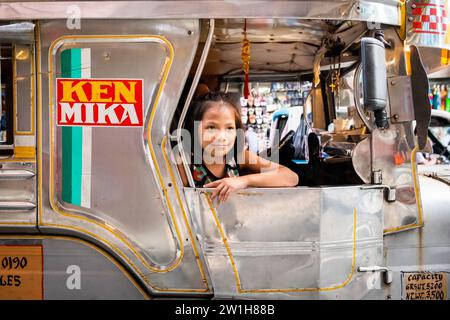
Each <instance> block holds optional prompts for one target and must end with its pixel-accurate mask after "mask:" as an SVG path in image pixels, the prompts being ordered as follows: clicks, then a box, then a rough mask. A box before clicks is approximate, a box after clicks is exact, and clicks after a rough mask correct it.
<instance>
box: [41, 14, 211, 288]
mask: <svg viewBox="0 0 450 320" xmlns="http://www.w3.org/2000/svg"><path fill="white" fill-rule="evenodd" d="M64 23H65V21H59V22H58V23H56V22H55V23H45V25H44V27H43V29H42V30H41V33H42V35H43V37H44V40H43V43H44V47H43V48H44V52H45V53H47V52H48V55H49V61H48V62H49V65H48V68H49V70H51V71H52V72H50V77H49V78H50V79H49V80H50V82H49V84H48V85H49V89H52V85H54V84H53V81H54V78H53V77H54V76H55V72H56V73H57V72H58V71H57V68H56V67H55V61H54V60H52V58H54V55H55V54H57V51H56V50H53V48H55V44H56V42H55V39H56V38H57V37H58V36H63V35H64V30H65V29H64ZM83 23H84V26H83V30H81V31H83V32H84V34H83V35H73V36H71V41H69V42H70V44H69V42H67V43H65V45H67V46H69V47H73V45H74V44H73V40H74V39H80V40H81V41H78V43H80V44H83V45H84V46H88V47H91V50H109V52H111V54H110V60H111V61H117V62H118V63H117V64H116V67H115V68H110V67H108V66H107V65H105V64H107V63H110V60H105V59H103V55H102V54H98V55H93V57H94V61H93V63H92V65H93V66H94V68H93V69H92V77H94V78H95V77H103V78H104V77H105V76H106V77H114V78H117V75H118V74H120V75H121V76H122V77H129V78H135V77H137V76H139V77H142V78H143V79H144V84H145V85H146V89H145V95H146V102H145V105H146V106H145V107H146V112H145V115H146V120H145V122H146V123H147V125H146V126H145V127H144V128H141V129H138V130H137V131H136V129H135V131H134V132H135V134H134V133H132V132H131V131H129V132H128V131H127V130H125V129H124V130H115V131H111V130H110V132H109V131H108V134H107V135H105V136H104V135H102V134H101V132H102V130H100V129H99V130H98V132H93V139H99V140H98V143H100V144H102V145H103V148H102V152H98V153H97V154H96V156H95V157H94V159H95V158H97V160H101V159H102V158H103V157H104V156H105V155H106V156H108V154H114V150H117V148H123V147H126V148H128V147H131V148H133V150H132V151H133V152H135V150H138V151H139V154H138V155H134V154H133V152H128V153H127V157H128V159H127V158H124V157H117V158H115V160H114V159H111V156H108V159H107V160H105V161H100V162H99V161H97V162H98V163H97V164H98V165H101V166H100V167H97V169H95V166H93V171H92V172H93V178H95V177H94V176H95V172H97V173H98V174H100V175H101V173H102V172H103V171H102V170H103V169H104V168H103V169H101V168H102V167H104V166H109V167H108V168H111V169H109V170H112V171H110V172H116V173H117V174H118V175H120V179H121V183H120V184H117V183H111V181H114V179H113V180H111V179H109V180H108V181H109V182H108V181H106V180H105V181H104V180H103V179H99V177H100V176H98V177H97V178H96V179H93V186H94V187H93V192H101V194H104V190H105V188H106V189H108V190H110V191H112V192H117V191H119V192H122V193H123V192H130V193H129V194H128V196H127V199H128V200H132V199H134V198H136V197H137V196H139V197H141V194H142V193H144V194H145V195H142V198H140V199H139V200H137V201H132V202H130V201H123V202H118V203H116V202H114V201H110V198H105V197H103V196H102V197H99V196H98V195H100V194H98V195H97V196H96V198H95V197H94V198H92V201H93V203H94V202H95V201H97V202H98V201H100V202H99V204H100V205H101V206H97V207H98V208H102V209H101V211H100V210H98V209H97V210H92V209H87V208H81V207H76V206H72V205H70V204H67V203H64V204H63V203H57V202H56V201H57V199H56V197H57V194H56V193H55V190H58V189H55V182H57V183H59V182H58V179H56V178H57V177H58V175H56V174H55V172H54V170H50V171H48V168H49V167H50V168H52V169H54V168H55V164H54V161H55V159H54V157H55V156H57V155H58V153H53V152H52V157H50V158H46V156H45V154H46V153H45V152H42V150H43V149H42V148H44V150H49V149H50V150H53V148H54V144H52V143H58V142H57V141H56V140H55V132H58V128H57V127H53V122H52V121H53V117H52V116H51V115H50V114H54V112H53V111H52V110H49V109H48V108H42V103H40V108H39V115H38V118H39V119H49V120H46V121H44V122H43V123H41V124H40V125H41V126H43V128H42V127H41V130H40V131H39V132H40V134H41V137H40V138H39V140H38V141H39V143H40V145H39V150H41V152H40V153H39V157H40V163H41V164H42V163H43V165H42V168H41V171H40V175H41V180H40V181H41V187H40V189H39V196H40V199H41V200H40V203H41V210H40V211H39V212H40V213H41V214H40V217H39V221H40V226H41V230H43V232H65V233H70V234H76V235H77V236H82V237H86V238H88V239H90V240H91V241H94V242H96V243H97V244H100V245H102V246H104V247H105V248H106V249H108V250H110V251H111V252H113V253H114V254H115V255H117V257H118V258H119V259H121V260H122V262H123V263H124V264H126V265H128V267H129V268H130V270H132V272H134V274H135V275H136V276H137V277H139V278H140V279H142V281H143V282H145V284H146V286H147V289H148V290H149V291H151V292H153V293H157V292H172V293H197V294H200V295H206V294H208V293H209V292H210V289H209V287H208V283H207V282H206V280H205V278H206V274H205V273H204V272H203V273H202V270H201V269H200V268H199V267H200V265H199V263H198V259H199V257H198V254H197V253H196V252H195V249H194V248H193V246H194V244H193V243H190V242H189V241H186V242H184V239H185V238H188V237H189V232H188V228H189V226H188V225H185V224H183V223H181V224H180V222H182V221H183V220H184V221H185V222H186V220H185V219H184V218H183V215H182V210H180V209H178V208H179V207H178V204H177V203H176V199H177V197H176V194H175V191H174V189H173V188H170V189H168V188H166V186H165V184H166V181H167V179H168V178H170V175H169V169H168V168H166V167H165V166H164V154H163V152H162V149H161V139H162V138H163V137H164V135H167V132H166V131H165V130H166V128H167V127H168V126H167V124H168V123H169V121H170V120H171V117H172V115H173V111H174V109H175V108H176V101H178V99H179V95H180V94H181V90H182V84H184V81H185V79H186V77H187V73H188V71H189V67H190V63H191V62H192V60H193V57H194V54H195V49H196V46H197V42H198V36H199V33H198V31H199V28H198V22H197V21H190V20H189V21H187V20H183V21H169V20H164V21H151V22H149V21H143V20H142V21H138V22H136V21H122V23H121V25H120V27H119V25H118V24H116V23H114V22H112V21H111V22H109V23H110V24H111V29H110V30H109V32H111V33H114V32H118V31H119V30H120V33H123V32H124V28H125V29H127V30H128V31H129V32H125V34H124V35H118V36H114V35H111V34H110V35H108V34H107V35H104V36H98V37H99V38H109V40H110V41H109V42H108V41H106V42H104V41H103V42H102V41H101V40H99V41H95V39H94V38H95V35H97V34H98V32H97V31H98V30H104V29H102V28H103V27H104V23H105V22H104V21H85V22H83ZM99 28H100V29H99ZM162 29H164V30H165V31H166V32H167V35H168V38H167V39H166V38H164V37H161V36H153V34H160V33H161V30H162ZM91 34H92V35H91ZM127 34H129V35H127ZM135 34H136V35H135ZM147 34H148V35H149V36H145V35H147ZM83 37H84V38H85V39H83ZM66 38H67V37H66ZM88 38H91V40H92V41H89V39H88ZM61 39H64V36H63V37H62V38H61ZM86 39H87V40H86ZM136 39H138V40H136ZM146 39H147V40H146ZM120 42H124V43H129V44H130V46H124V45H120V46H119V45H118V44H120ZM146 42H147V43H149V44H152V43H153V46H154V47H155V48H160V49H158V50H160V51H161V50H162V52H163V53H166V54H167V55H166V56H164V57H163V59H162V60H161V59H158V55H156V56H155V55H154V56H152V59H148V58H149V50H141V49H142V48H141V47H142V46H138V45H137V44H142V45H143V44H144V43H146ZM52 44H53V45H52ZM172 46H173V47H172ZM38 47H40V46H38ZM127 48H129V51H131V52H132V54H133V55H134V56H133V58H134V61H138V59H144V60H139V61H141V62H140V64H139V63H137V62H136V64H135V67H134V68H131V69H130V67H129V66H127V65H126V64H124V63H121V61H123V60H121V59H125V58H126V57H129V53H130V52H128V53H127V52H126V50H128V49H127ZM47 50H48V51H47ZM121 50H122V51H123V50H125V51H124V52H122V51H121ZM39 53H40V52H38V54H39ZM100 53H101V52H100ZM125 53H127V54H125ZM96 57H98V60H95V59H97V58H96ZM40 62H41V63H42V64H43V69H44V70H45V68H46V67H47V62H46V60H45V59H44V60H41V61H40ZM159 62H161V65H159ZM142 64H144V65H146V66H147V67H146V68H143V66H142ZM149 64H151V65H150V66H149ZM38 67H39V68H41V66H40V65H39V64H38ZM155 67H156V68H158V67H159V69H158V70H156V69H155V70H154V71H152V70H153V69H154V68H155ZM149 68H150V69H149ZM152 68H153V69H152ZM169 69H170V73H169ZM52 76H53V77H52ZM166 78H167V82H165V84H160V83H159V81H161V80H163V81H165V80H166ZM155 79H156V80H155ZM38 83H39V85H41V84H40V79H39V78H38ZM45 85H47V83H45ZM54 98H55V97H54V95H50V96H46V95H44V97H43V99H44V103H47V99H48V100H49V101H48V102H49V103H52V100H54ZM53 103H54V101H53ZM159 105H164V108H162V107H161V108H159V107H158V108H157V106H159ZM50 109H51V108H50ZM43 115H44V117H43ZM47 121H49V122H47ZM156 123H157V124H158V125H156ZM108 130H109V129H108ZM130 130H131V129H130ZM139 130H141V131H142V132H139ZM104 131H106V129H105V130H104ZM96 135H97V136H96ZM134 136H136V138H137V139H134V140H133V141H136V143H128V142H125V143H124V142H121V143H120V144H118V145H116V144H111V143H109V142H107V143H106V144H105V142H101V141H111V139H113V140H114V141H118V142H119V141H122V140H123V139H124V138H125V137H134ZM96 137H97V138H96ZM143 137H144V138H143ZM102 139H103V140H102ZM104 139H107V140H104ZM142 139H144V140H143V141H142ZM41 140H42V141H41ZM53 140H55V141H53ZM139 141H141V142H139ZM94 143H96V142H95V141H94ZM105 148H106V149H105ZM111 148H113V149H111ZM143 152H144V154H145V156H144V157H143V156H142V153H143ZM133 157H134V158H133ZM120 159H122V160H120ZM133 159H134V160H133ZM111 160H113V161H111ZM132 160H133V161H134V163H135V164H136V165H133V166H129V168H130V169H132V172H128V171H124V172H122V171H123V170H122V169H123V168H124V166H123V164H121V166H120V168H122V169H120V170H118V171H117V170H116V169H114V165H115V164H120V161H127V162H128V164H130V163H131V162H130V161H132ZM50 162H51V163H52V164H53V166H50ZM118 162H119V163H118ZM143 165H144V167H143ZM142 172H145V174H143V173H142ZM108 175H109V177H110V178H114V176H115V175H114V176H111V175H110V174H108ZM130 177H131V178H133V179H132V181H129V180H130V179H129V178H130ZM153 177H155V178H156V180H155V179H153ZM136 179H137V180H136ZM134 181H138V182H139V183H140V182H141V181H142V183H144V184H145V186H144V187H143V188H139V190H134V191H133V188H132V187H130V183H135V182H134ZM103 182H105V183H106V184H109V185H108V186H106V187H105V188H103V186H102V183H103ZM95 183H97V186H96V187H95ZM131 186H132V185H131ZM123 187H125V188H126V189H127V190H125V189H123ZM118 188H119V189H120V190H122V189H123V190H122V191H120V190H117V189H118ZM42 190H44V192H42ZM45 190H48V191H49V194H50V197H48V194H46V192H45ZM149 195H150V196H149ZM104 198H105V199H106V200H108V201H107V203H103V202H101V200H102V199H104ZM95 199H97V200H95ZM172 200H175V201H172ZM148 201H151V202H153V203H154V205H151V206H146V208H144V210H146V211H145V212H146V214H145V215H144V214H142V212H140V213H139V215H137V216H133V215H134V210H131V209H130V210H122V209H120V208H121V206H124V205H125V206H127V207H128V208H130V203H133V204H134V205H137V207H138V209H139V208H140V206H141V204H144V205H145V204H146V203H147V202H148ZM51 203H53V207H50V206H49V204H51ZM93 208H95V206H93ZM133 208H134V207H133ZM54 209H55V210H54ZM140 209H142V208H140ZM62 210H64V211H65V212H64V214H61V213H62ZM166 210H168V211H166ZM139 211H141V210H139ZM161 213H162V214H161ZM155 258H156V262H157V263H158V265H157V267H156V266H152V265H150V264H149V263H150V262H151V261H155ZM173 258H175V259H173ZM149 267H150V268H149ZM169 274H170V275H169Z"/></svg>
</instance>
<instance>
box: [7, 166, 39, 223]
mask: <svg viewBox="0 0 450 320" xmlns="http://www.w3.org/2000/svg"><path fill="white" fill-rule="evenodd" d="M0 164H1V169H0V190H1V192H0V231H1V232H5V231H8V229H10V227H11V226H12V225H14V226H16V227H19V228H21V229H22V230H23V231H24V229H25V230H26V229H35V228H36V216H37V210H36V207H37V199H36V174H35V172H36V164H35V163H30V162H28V163H25V162H23V163H21V162H3V163H2V162H1V161H0ZM10 231H11V230H10Z"/></svg>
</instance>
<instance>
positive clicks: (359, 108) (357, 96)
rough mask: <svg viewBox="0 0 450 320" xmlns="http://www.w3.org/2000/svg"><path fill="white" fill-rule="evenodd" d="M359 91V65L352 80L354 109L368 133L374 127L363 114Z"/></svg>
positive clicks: (360, 72) (360, 82) (360, 84)
mask: <svg viewBox="0 0 450 320" xmlns="http://www.w3.org/2000/svg"><path fill="white" fill-rule="evenodd" d="M361 89H362V64H361V63H360V64H359V66H358V67H357V68H356V71H355V77H354V78H353V90H354V95H353V97H354V99H355V107H356V111H357V112H358V115H359V117H360V118H361V120H362V121H363V122H364V125H365V126H366V127H367V129H368V130H369V132H372V131H373V130H374V128H375V125H374V124H373V123H372V122H371V121H369V119H368V118H367V116H366V114H365V111H364V108H363V106H362V101H361V98H362V97H363V95H362V90H361Z"/></svg>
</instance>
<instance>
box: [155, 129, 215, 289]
mask: <svg viewBox="0 0 450 320" xmlns="http://www.w3.org/2000/svg"><path fill="white" fill-rule="evenodd" d="M166 143H167V136H164V138H163V140H162V142H161V148H162V152H163V156H164V161H165V163H166V167H167V169H168V170H169V174H170V179H171V181H172V184H173V186H174V188H175V194H176V196H177V200H178V204H179V206H180V208H181V211H182V213H183V219H184V223H185V225H186V228H187V229H188V234H189V239H190V240H191V244H192V249H193V251H194V254H195V259H196V260H197V265H198V267H199V269H200V273H201V276H202V282H203V284H204V285H205V287H206V289H205V291H209V285H208V280H207V279H206V275H205V271H204V269H203V265H202V262H201V261H200V257H199V254H198V251H197V247H196V245H195V242H194V236H193V234H192V230H191V228H190V225H189V221H188V219H187V215H186V211H185V210H184V206H183V202H182V201H181V197H180V193H179V191H178V190H179V189H178V185H177V182H176V180H175V175H174V174H173V170H172V168H171V166H170V162H169V159H168V156H167V152H166Z"/></svg>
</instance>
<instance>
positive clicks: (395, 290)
mask: <svg viewBox="0 0 450 320" xmlns="http://www.w3.org/2000/svg"><path fill="white" fill-rule="evenodd" d="M449 9H450V8H449V4H448V1H443V0H432V1H428V0H424V1H416V0H411V1H407V2H405V1H399V0H383V1H371V0H367V1H357V0H348V1H210V0H205V1H130V2H124V1H83V2H59V1H55V2H53V1H48V2H35V1H26V2H20V1H19V2H16V1H11V2H0V20H1V23H0V43H1V50H2V51H1V56H2V58H1V60H0V63H1V64H2V69H1V70H2V97H4V99H3V100H4V101H5V104H4V105H3V106H2V107H3V108H5V109H4V110H7V111H8V113H7V114H6V116H5V117H6V120H7V121H6V129H5V130H6V138H5V139H4V140H3V142H2V144H1V145H0V151H1V157H0V276H1V280H0V299H95V298H97V299H148V298H150V299H156V298H160V297H168V296H170V297H190V298H198V299H211V298H225V299H227V298H230V299H448V289H447V277H448V274H449V272H450V187H449V180H448V172H449V171H448V170H449V169H448V166H441V167H439V168H437V169H436V170H435V171H433V174H427V175H426V176H425V175H421V174H420V170H419V171H418V166H417V164H416V162H415V155H416V153H417V152H420V151H422V150H426V148H427V137H426V134H427V130H428V124H429V121H430V106H429V101H428V79H427V73H429V72H431V71H433V70H436V69H438V68H440V67H442V66H443V65H446V64H447V63H448V61H447V60H448V59H447V60H445V59H444V53H445V54H446V53H447V50H448V49H450V35H449V32H448V30H450V29H449V28H448V10H449ZM244 24H245V25H246V30H245V32H246V36H247V38H248V40H249V42H250V45H251V48H250V50H251V51H250V52H251V58H250V77H255V78H256V77H264V78H266V79H270V78H271V76H273V77H275V76H280V75H281V78H283V79H288V78H292V79H306V78H308V79H310V81H311V82H312V83H313V86H312V89H311V92H310V94H309V96H308V99H307V101H306V102H305V106H304V108H305V111H304V113H305V114H306V113H307V112H308V113H311V114H312V121H308V118H307V117H304V119H305V121H307V126H309V128H310V129H311V131H312V132H313V135H311V141H310V142H314V141H315V142H318V143H319V147H320V143H322V142H321V141H322V140H321V138H322V135H323V134H324V132H325V131H326V129H327V128H328V126H329V124H330V123H333V120H334V119H335V118H336V101H337V99H339V96H338V95H337V94H336V90H335V89H336V88H341V90H344V89H345V88H344V82H343V81H340V80H342V79H344V78H345V79H346V80H347V81H346V82H345V83H346V85H347V88H346V89H347V90H348V91H349V92H350V93H351V95H352V105H353V106H354V107H355V108H356V110H357V111H358V115H359V117H360V120H361V121H362V122H363V124H364V126H363V130H362V131H361V132H359V134H355V135H354V136H352V139H354V140H353V142H354V147H353V148H352V149H351V150H350V153H349V156H347V157H346V158H345V159H344V160H342V159H340V160H339V161H326V162H323V161H321V160H320V159H318V158H314V159H313V157H314V154H312V153H311V157H310V158H309V163H308V164H303V167H302V165H299V167H298V169H299V171H298V172H300V173H303V175H302V174H300V180H301V181H309V183H308V185H306V183H305V185H299V186H298V187H295V188H272V189H271V188H267V189H266V188H250V189H246V190H244V191H241V192H238V193H237V194H235V195H233V196H232V197H231V198H230V200H229V201H228V202H226V203H224V204H221V205H217V204H215V203H213V202H212V201H211V199H210V191H211V190H209V189H199V188H195V187H194V186H193V184H192V177H190V185H189V186H183V184H182V182H181V179H180V174H179V171H178V167H177V165H176V162H175V161H174V159H175V158H176V152H181V154H182V158H183V160H186V158H185V157H184V156H183V154H184V153H183V152H184V150H183V147H182V143H181V142H182V132H183V131H182V129H183V126H184V122H185V118H186V114H187V112H188V111H189V107H190V106H191V101H192V99H193V96H194V92H195V90H196V87H197V85H198V83H199V81H200V80H201V79H208V81H210V83H213V84H216V85H217V87H220V85H221V84H226V83H227V81H230V80H229V79H230V77H232V76H236V75H237V76H242V71H241V68H242V61H241V48H242V38H243V26H244ZM385 66H386V68H385ZM336 74H337V75H339V78H336V77H333V75H336ZM330 75H332V76H330ZM227 77H228V78H227ZM303 77H306V78H303ZM227 79H228V80H227ZM333 79H334V80H333ZM336 79H337V80H339V81H335V80H336ZM333 81H334V82H333ZM306 110H308V111H306ZM414 128H417V130H416V132H415V130H414ZM342 137H343V136H342V135H341V136H340V137H339V138H340V139H342ZM308 138H309V137H308ZM332 138H333V139H335V140H338V137H337V135H336V136H333V135H332ZM344 138H347V136H344ZM341 141H342V140H341ZM180 143H181V145H180ZM311 145H312V144H311ZM311 145H310V146H311ZM342 163H345V164H346V165H347V168H348V166H350V169H351V170H352V172H354V175H355V176H356V177H357V178H358V179H356V180H355V181H354V182H353V183H349V182H348V181H345V182H339V179H338V181H337V182H336V181H334V180H333V181H334V182H333V183H330V182H329V180H327V179H326V178H324V179H323V180H319V179H316V178H317V177H319V176H320V175H321V173H323V170H334V171H333V172H335V171H336V169H337V170H338V171H339V170H340V169H339V168H340V167H339V165H341V164H342ZM184 165H185V166H187V163H186V161H185V162H184ZM188 172H189V170H188ZM308 172H310V173H311V172H313V173H314V174H313V175H310V176H309V178H308V179H306V175H308ZM327 172H328V171H327ZM315 177H316V178H315ZM303 178H304V179H303ZM302 179H303V180H302Z"/></svg>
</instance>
